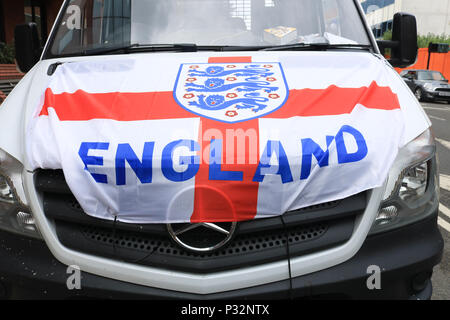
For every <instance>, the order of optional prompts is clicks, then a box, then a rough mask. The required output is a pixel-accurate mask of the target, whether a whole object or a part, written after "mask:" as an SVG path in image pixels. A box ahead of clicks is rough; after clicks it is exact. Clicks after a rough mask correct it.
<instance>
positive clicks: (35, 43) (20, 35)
mask: <svg viewBox="0 0 450 320" xmlns="http://www.w3.org/2000/svg"><path fill="white" fill-rule="evenodd" d="M14 42H15V47H16V61H17V64H18V65H19V69H20V71H22V72H24V73H26V72H28V71H30V70H31V68H33V66H34V65H35V64H36V63H37V62H38V61H39V58H40V54H41V52H42V48H41V45H40V43H39V34H38V29H37V25H36V23H33V22H30V23H27V24H22V25H18V26H17V27H16V28H15V30H14Z"/></svg>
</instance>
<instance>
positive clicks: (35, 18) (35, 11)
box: [24, 0, 47, 44]
mask: <svg viewBox="0 0 450 320" xmlns="http://www.w3.org/2000/svg"><path fill="white" fill-rule="evenodd" d="M24 4H25V7H24V14H25V23H29V22H34V23H36V24H37V28H38V32H39V35H40V37H41V41H42V44H44V43H45V41H46V40H47V16H46V10H45V6H44V4H43V2H42V1H41V0H25V3H24Z"/></svg>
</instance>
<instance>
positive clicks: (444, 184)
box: [439, 174, 450, 191]
mask: <svg viewBox="0 0 450 320" xmlns="http://www.w3.org/2000/svg"><path fill="white" fill-rule="evenodd" d="M439 180H440V183H439V184H440V187H441V188H442V189H445V190H447V191H450V176H448V175H446V174H441V175H439Z"/></svg>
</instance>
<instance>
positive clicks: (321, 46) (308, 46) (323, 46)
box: [259, 42, 372, 51]
mask: <svg viewBox="0 0 450 320" xmlns="http://www.w3.org/2000/svg"><path fill="white" fill-rule="evenodd" d="M371 48H372V46H371V45H368V44H367V45H366V44H331V43H327V42H321V43H295V44H286V45H280V46H269V47H264V48H261V49H259V50H260V51H283V50H328V49H364V50H367V49H371Z"/></svg>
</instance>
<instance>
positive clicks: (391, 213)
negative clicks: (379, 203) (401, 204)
mask: <svg viewBox="0 0 450 320" xmlns="http://www.w3.org/2000/svg"><path fill="white" fill-rule="evenodd" d="M397 217H398V209H397V207H396V206H388V207H384V208H381V210H380V212H379V213H378V216H377V218H376V220H375V222H376V223H377V224H378V225H380V226H381V225H383V224H386V223H390V222H392V221H394V220H395V219H396V218H397Z"/></svg>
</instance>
